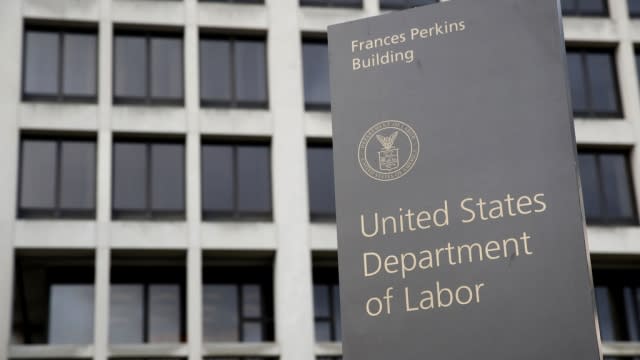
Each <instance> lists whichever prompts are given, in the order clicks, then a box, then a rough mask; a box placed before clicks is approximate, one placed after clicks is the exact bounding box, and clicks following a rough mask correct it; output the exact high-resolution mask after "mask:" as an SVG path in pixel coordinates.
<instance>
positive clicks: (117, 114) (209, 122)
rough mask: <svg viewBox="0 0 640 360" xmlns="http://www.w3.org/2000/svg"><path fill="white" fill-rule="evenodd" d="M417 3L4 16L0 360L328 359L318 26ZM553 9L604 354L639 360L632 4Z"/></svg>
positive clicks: (341, 1) (322, 43) (636, 29)
mask: <svg viewBox="0 0 640 360" xmlns="http://www.w3.org/2000/svg"><path fill="white" fill-rule="evenodd" d="M454 1H456V0H454ZM429 2H433V1H424V0H423V1H422V3H429ZM414 3H415V2H414V1H409V0H406V1H405V0H264V1H263V0H220V1H205V0H202V1H197V0H56V1H51V0H5V1H3V2H2V3H1V4H0V48H1V49H2V56H1V57H0V79H2V86H0V144H2V151H1V152H0V169H2V173H3V174H2V176H0V200H1V201H0V358H1V359H36V358H39V359H62V358H63V359H96V360H106V359H116V358H128V359H149V358H163V359H189V360H199V359H202V358H218V359H266V358H275V359H282V360H312V359H337V358H339V357H340V355H341V344H340V338H341V336H340V327H339V306H338V302H337V268H336V230H335V222H334V221H332V218H333V217H335V211H334V210H333V200H332V196H333V195H332V192H333V188H332V183H331V177H332V170H331V147H330V146H331V145H330V144H331V142H330V138H331V122H330V113H329V111H328V110H329V104H328V85H327V84H328V78H327V71H328V70H327V62H326V40H325V39H326V35H325V31H326V26H327V25H329V24H332V23H337V22H342V21H346V20H351V19H356V18H361V17H366V16H371V15H376V14H379V13H381V12H383V11H392V10H393V9H397V8H402V7H404V6H408V5H410V4H414ZM563 10H564V13H565V19H564V29H565V37H566V40H567V46H568V51H569V67H570V74H571V83H572V94H573V97H574V112H575V115H576V119H575V127H576V136H577V140H578V144H579V145H578V146H579V151H580V165H581V171H582V177H583V180H582V181H583V186H584V189H585V206H586V208H587V215H588V220H589V221H588V222H589V228H588V236H589V239H588V240H589V246H590V252H591V257H592V261H593V268H594V279H595V282H596V297H597V304H598V310H599V315H600V326H601V334H602V337H603V340H604V347H603V349H604V354H605V356H607V357H612V358H613V357H615V358H625V357H627V358H631V357H635V358H638V357H640V228H639V227H638V212H637V209H638V205H639V202H638V197H637V196H635V194H634V190H633V189H640V170H639V169H640V155H638V152H637V151H636V147H637V146H638V145H640V86H639V82H638V65H639V64H640V52H638V51H637V50H636V47H637V46H638V45H639V44H640V20H636V19H635V17H636V16H638V15H640V1H638V0H629V1H627V0H566V1H565V0H563ZM532 66H535V65H534V64H532Z"/></svg>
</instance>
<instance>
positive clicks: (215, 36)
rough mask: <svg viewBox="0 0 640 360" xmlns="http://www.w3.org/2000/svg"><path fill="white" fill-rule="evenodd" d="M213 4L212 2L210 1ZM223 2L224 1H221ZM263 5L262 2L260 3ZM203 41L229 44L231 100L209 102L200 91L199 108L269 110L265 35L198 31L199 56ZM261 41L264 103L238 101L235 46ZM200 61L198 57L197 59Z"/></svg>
mask: <svg viewBox="0 0 640 360" xmlns="http://www.w3.org/2000/svg"><path fill="white" fill-rule="evenodd" d="M212 2H213V1H212ZM223 2H224V1H223ZM262 3H264V2H262ZM203 40H218V41H226V42H227V43H228V44H229V65H230V71H229V72H230V78H231V84H230V86H231V88H230V92H229V94H230V95H231V99H230V100H229V101H225V100H209V99H203V97H202V92H201V91H200V107H202V108H233V109H235V108H240V109H269V104H270V100H269V59H268V56H267V55H268V43H267V37H266V35H260V34H252V35H239V34H234V33H229V34H228V35H225V34H221V33H214V32H207V31H205V30H201V31H200V36H199V38H198V54H199V56H200V54H201V51H200V49H201V48H200V46H201V42H202V41H203ZM243 40H244V41H261V42H263V43H264V66H265V74H264V84H265V100H264V101H244V100H238V99H237V96H236V95H237V94H236V89H237V81H236V72H235V69H236V56H235V46H236V42H238V41H243ZM198 59H200V57H198ZM198 67H199V69H198V88H199V89H201V88H202V82H203V79H202V74H203V71H202V69H203V67H204V66H203V62H202V61H198Z"/></svg>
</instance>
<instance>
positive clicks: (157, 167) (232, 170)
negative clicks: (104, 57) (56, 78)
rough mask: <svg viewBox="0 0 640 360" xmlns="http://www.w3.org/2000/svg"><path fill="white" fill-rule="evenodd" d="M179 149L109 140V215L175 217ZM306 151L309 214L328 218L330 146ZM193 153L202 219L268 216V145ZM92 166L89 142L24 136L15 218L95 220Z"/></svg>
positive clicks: (219, 145)
mask: <svg viewBox="0 0 640 360" xmlns="http://www.w3.org/2000/svg"><path fill="white" fill-rule="evenodd" d="M184 151H185V150H184V142H183V141H178V140H166V139H162V140H159V139H153V140H149V139H136V138H116V139H115V141H114V144H113V158H112V161H113V167H112V168H113V181H112V216H113V218H115V219H122V218H127V219H152V218H164V219H172V218H173V219H183V218H184V211H185V152H184ZM307 152H308V167H309V188H310V195H309V196H310V211H311V217H312V218H314V219H324V218H326V219H332V218H333V217H335V205H334V196H333V165H332V151H331V147H330V146H327V145H324V144H310V145H309V146H308V150H307ZM201 155H202V156H201V159H202V163H201V170H202V215H203V218H204V219H206V220H210V219H234V218H242V219H270V218H271V214H272V199H271V154H270V147H269V144H268V143H265V142H251V143H232V142H211V143H208V142H205V143H204V144H203V145H202V148H201ZM96 161H97V156H96V143H95V139H87V138H50V137H39V136H24V137H23V138H22V141H21V161H20V172H19V174H20V175H19V176H20V190H19V199H18V204H19V209H18V215H19V217H23V218H38V217H59V218H93V217H95V208H96V201H95V198H96Z"/></svg>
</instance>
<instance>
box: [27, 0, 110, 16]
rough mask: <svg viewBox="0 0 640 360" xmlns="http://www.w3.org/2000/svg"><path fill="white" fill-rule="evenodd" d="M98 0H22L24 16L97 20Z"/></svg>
mask: <svg viewBox="0 0 640 360" xmlns="http://www.w3.org/2000/svg"><path fill="white" fill-rule="evenodd" d="M98 9H99V6H98V0H56V1H51V0H24V3H23V6H22V13H23V15H24V16H25V17H26V18H34V19H40V18H41V19H56V20H76V21H97V20H98V13H99V10H98Z"/></svg>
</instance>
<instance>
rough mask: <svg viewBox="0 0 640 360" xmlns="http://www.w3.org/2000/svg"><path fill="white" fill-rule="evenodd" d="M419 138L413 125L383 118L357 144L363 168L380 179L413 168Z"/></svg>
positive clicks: (417, 151) (406, 171)
mask: <svg viewBox="0 0 640 360" xmlns="http://www.w3.org/2000/svg"><path fill="white" fill-rule="evenodd" d="M419 153H420V142H419V141H418V135H417V134H416V132H415V131H414V130H413V129H412V128H411V126H409V125H407V124H405V123H403V122H402V121H398V120H385V121H381V122H379V123H377V124H375V125H373V126H372V127H370V128H369V130H367V132H366V133H365V134H364V136H363V137H362V139H361V140H360V144H359V145H358V162H359V163H360V168H362V171H364V173H365V174H367V175H368V176H369V177H371V178H373V179H376V180H378V181H391V180H396V179H399V178H401V177H403V176H404V175H405V174H406V173H408V172H409V171H411V169H412V168H413V165H415V164H416V160H418V154H419Z"/></svg>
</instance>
